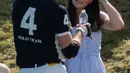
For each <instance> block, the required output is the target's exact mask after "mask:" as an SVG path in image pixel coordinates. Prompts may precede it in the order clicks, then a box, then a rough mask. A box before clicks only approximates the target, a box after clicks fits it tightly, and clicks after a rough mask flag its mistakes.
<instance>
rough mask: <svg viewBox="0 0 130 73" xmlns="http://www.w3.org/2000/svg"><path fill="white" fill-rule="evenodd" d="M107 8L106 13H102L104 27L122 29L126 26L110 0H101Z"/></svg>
mask: <svg viewBox="0 0 130 73" xmlns="http://www.w3.org/2000/svg"><path fill="white" fill-rule="evenodd" d="M100 1H101V4H102V5H103V7H104V8H105V10H106V12H107V14H106V13H104V12H103V13H101V14H100V17H101V19H102V20H103V22H104V24H103V26H102V27H103V28H104V29H107V30H120V29H121V28H123V26H124V21H123V19H122V17H121V15H120V14H119V12H118V11H117V10H116V9H115V8H114V7H113V6H112V5H111V4H110V3H109V2H108V0H100Z"/></svg>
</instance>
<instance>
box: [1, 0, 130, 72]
mask: <svg viewBox="0 0 130 73" xmlns="http://www.w3.org/2000/svg"><path fill="white" fill-rule="evenodd" d="M11 1H12V0H0V62H1V63H5V64H6V65H8V66H9V67H10V69H11V70H12V73H18V67H17V66H16V64H15V56H16V54H15V48H14V43H13V38H12V35H13V33H12V22H11V10H12V9H11V6H12V2H11ZM110 1H111V3H112V4H113V5H114V6H115V7H116V8H117V10H118V11H119V12H120V13H121V15H122V17H123V19H124V21H125V27H124V29H122V30H120V31H114V32H111V31H106V30H103V41H102V50H101V54H102V58H103V60H104V63H105V66H106V68H107V71H108V73H125V70H126V69H127V68H128V64H129V63H130V25H129V24H130V1H129V0H110ZM127 73H128V72H127ZM129 73H130V72H129Z"/></svg>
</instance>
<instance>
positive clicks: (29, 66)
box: [19, 62, 60, 68]
mask: <svg viewBox="0 0 130 73" xmlns="http://www.w3.org/2000/svg"><path fill="white" fill-rule="evenodd" d="M59 63H60V62H55V63H37V64H25V65H20V66H19V68H37V67H40V66H43V65H45V64H48V65H49V66H54V65H55V64H59Z"/></svg>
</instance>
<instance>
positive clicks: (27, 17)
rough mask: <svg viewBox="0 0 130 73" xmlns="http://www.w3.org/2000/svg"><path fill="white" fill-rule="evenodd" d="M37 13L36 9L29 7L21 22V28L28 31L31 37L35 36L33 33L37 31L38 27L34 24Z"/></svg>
mask: <svg viewBox="0 0 130 73" xmlns="http://www.w3.org/2000/svg"><path fill="white" fill-rule="evenodd" d="M35 11H36V9H35V8H32V7H29V8H28V10H27V12H26V13H25V15H24V16H23V19H22V21H21V25H20V27H21V28H24V29H28V30H29V35H34V33H33V31H34V30H35V31H36V30H37V25H36V24H34V18H35ZM27 20H29V22H28V23H27Z"/></svg>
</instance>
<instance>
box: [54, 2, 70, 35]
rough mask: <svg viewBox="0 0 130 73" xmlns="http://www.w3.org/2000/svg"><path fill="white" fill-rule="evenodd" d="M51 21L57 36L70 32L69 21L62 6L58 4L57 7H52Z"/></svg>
mask: <svg viewBox="0 0 130 73" xmlns="http://www.w3.org/2000/svg"><path fill="white" fill-rule="evenodd" d="M53 23H54V24H53V25H54V29H55V33H56V35H57V36H63V35H66V34H70V31H69V24H70V21H69V18H68V14H67V10H66V9H65V8H64V7H63V6H61V5H59V6H58V7H57V8H55V9H54V12H53Z"/></svg>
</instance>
